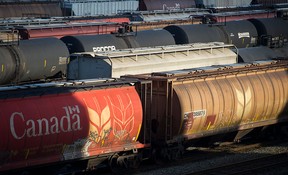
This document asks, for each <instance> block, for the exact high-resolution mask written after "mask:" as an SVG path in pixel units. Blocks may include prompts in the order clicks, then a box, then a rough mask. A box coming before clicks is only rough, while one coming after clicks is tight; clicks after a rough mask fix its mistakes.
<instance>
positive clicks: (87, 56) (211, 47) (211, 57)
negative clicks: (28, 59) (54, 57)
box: [67, 43, 238, 80]
mask: <svg viewBox="0 0 288 175" xmlns="http://www.w3.org/2000/svg"><path fill="white" fill-rule="evenodd" d="M232 49H235V47H234V46H233V45H226V44H223V43H207V44H189V45H188V44H187V45H181V46H180V45H171V46H161V47H153V48H152V47H149V48H139V49H124V50H118V51H110V52H109V51H107V52H90V53H89V52H85V53H76V54H72V55H71V56H70V62H69V64H68V70H67V79H69V80H80V79H92V78H110V77H113V78H119V77H120V76H122V75H126V74H143V73H152V72H155V71H169V70H178V69H187V68H193V67H203V66H211V65H218V64H233V63H237V61H238V60H237V58H238V57H237V56H238V55H237V54H236V53H234V52H233V51H232Z"/></svg>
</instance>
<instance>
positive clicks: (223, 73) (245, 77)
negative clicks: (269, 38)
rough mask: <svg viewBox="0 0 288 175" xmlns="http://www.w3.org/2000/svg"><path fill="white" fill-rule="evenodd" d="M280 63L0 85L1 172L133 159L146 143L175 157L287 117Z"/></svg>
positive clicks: (64, 169) (286, 67)
mask: <svg viewBox="0 0 288 175" xmlns="http://www.w3.org/2000/svg"><path fill="white" fill-rule="evenodd" d="M287 71H288V62H287V61H268V62H255V63H252V64H251V63H245V64H230V65H226V66H214V67H202V68H194V69H188V70H187V69H186V70H178V71H169V72H159V73H153V74H146V75H130V76H126V77H123V78H122V79H119V80H107V79H105V80H95V79H94V80H89V81H73V82H61V83H49V84H34V85H33V84H31V85H23V86H16V87H13V86H12V87H2V88H0V104H1V105H0V114H1V118H0V121H1V123H2V125H3V126H2V127H1V128H0V131H1V132H0V139H1V142H0V153H1V154H0V155H1V162H0V163H1V166H0V173H4V174H7V173H8V172H7V171H9V172H11V171H12V172H15V173H21V172H26V173H28V172H29V171H31V170H33V169H34V168H37V167H38V168H39V169H38V171H37V172H38V174H39V173H43V171H45V172H47V173H49V172H51V171H53V173H54V174H61V173H62V174H65V173H71V174H73V172H77V171H78V172H79V171H81V172H83V171H87V170H89V169H94V168H96V167H97V165H99V163H101V162H103V163H104V162H105V161H108V163H109V164H110V166H115V165H121V164H122V165H123V164H124V165H127V166H128V167H130V166H133V165H134V164H135V163H136V162H138V161H139V160H141V153H142V151H145V150H146V149H148V150H156V151H151V153H157V154H159V155H160V156H162V157H166V158H167V159H172V158H173V157H175V156H177V155H180V154H181V152H182V151H183V149H185V146H189V145H190V144H188V143H191V142H195V141H197V140H199V139H201V138H207V137H208V136H210V137H214V136H217V135H219V134H221V135H227V134H229V135H231V134H232V135H234V139H235V140H238V139H241V137H243V136H244V135H245V134H247V133H249V131H252V130H254V129H261V128H262V127H268V126H271V125H273V124H281V123H284V122H287V121H288V111H287V109H288V108H287V104H288V89H287V86H288V76H287ZM132 79H133V80H132ZM251 80H253V81H251ZM143 148H145V149H143ZM149 152H150V151H149ZM150 156H152V155H151V154H150ZM35 166H36V167H35ZM45 167H46V168H45ZM69 167H70V168H69ZM71 167H73V168H71ZM27 168H30V169H27ZM51 173H52V172H51Z"/></svg>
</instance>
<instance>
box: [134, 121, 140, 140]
mask: <svg viewBox="0 0 288 175" xmlns="http://www.w3.org/2000/svg"><path fill="white" fill-rule="evenodd" d="M141 126H142V125H141V124H140V125H139V128H138V133H137V135H136V138H135V141H136V140H137V139H138V136H139V134H140V130H141Z"/></svg>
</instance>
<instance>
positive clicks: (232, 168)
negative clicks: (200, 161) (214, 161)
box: [186, 152, 288, 175]
mask: <svg viewBox="0 0 288 175" xmlns="http://www.w3.org/2000/svg"><path fill="white" fill-rule="evenodd" d="M287 165H288V153H287V152H285V153H280V154H276V155H264V156H262V157H259V158H254V159H250V160H245V161H241V162H235V163H230V164H226V165H223V166H219V167H215V168H211V169H206V170H203V171H198V172H194V173H188V174H186V175H203V174H205V175H220V174H221V175H232V174H233V175H237V174H245V175H248V174H255V173H262V172H265V171H266V170H269V169H271V168H277V167H282V166H287Z"/></svg>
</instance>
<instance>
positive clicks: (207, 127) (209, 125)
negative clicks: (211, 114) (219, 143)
mask: <svg viewBox="0 0 288 175" xmlns="http://www.w3.org/2000/svg"><path fill="white" fill-rule="evenodd" d="M210 126H211V122H209V124H208V126H207V128H206V130H209V128H210Z"/></svg>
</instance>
